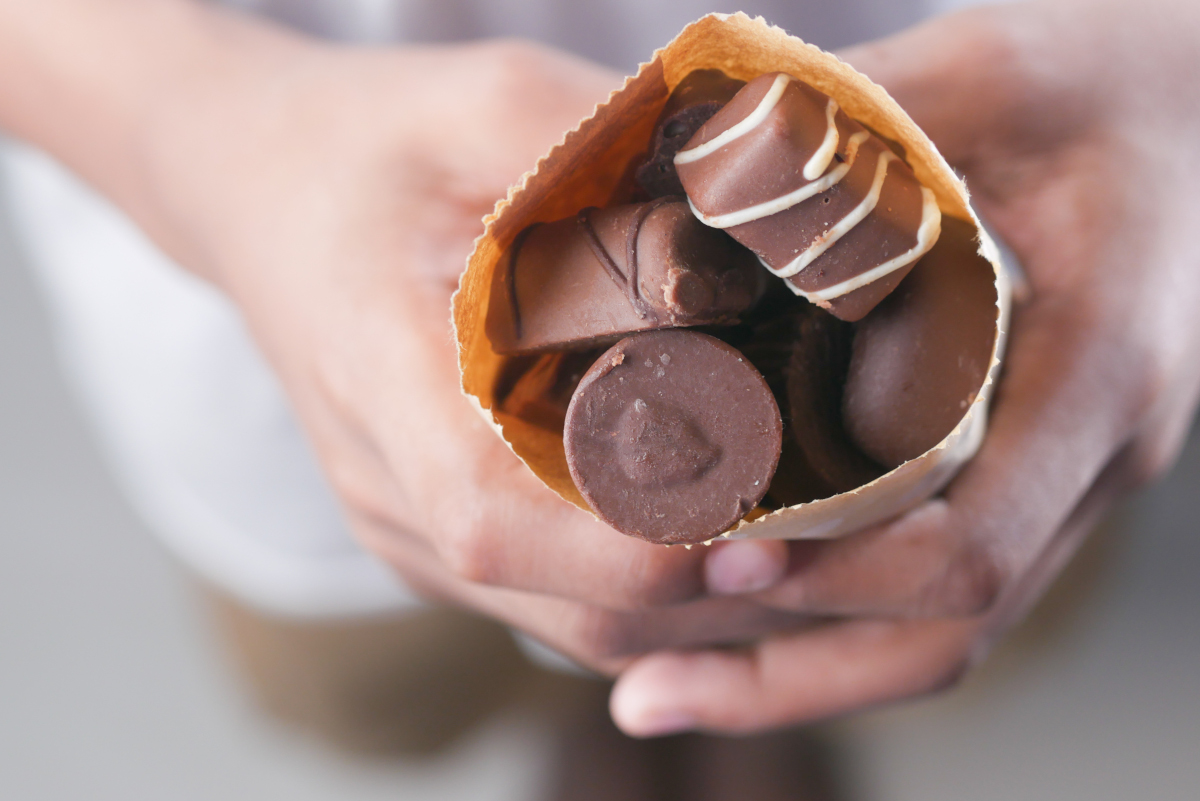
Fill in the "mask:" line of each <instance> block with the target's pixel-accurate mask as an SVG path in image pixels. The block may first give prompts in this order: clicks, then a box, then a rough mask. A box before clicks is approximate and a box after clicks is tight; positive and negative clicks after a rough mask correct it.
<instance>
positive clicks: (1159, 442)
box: [1124, 438, 1182, 490]
mask: <svg viewBox="0 0 1200 801" xmlns="http://www.w3.org/2000/svg"><path fill="white" fill-rule="evenodd" d="M1181 447H1182V442H1181V441H1178V442H1177V441H1173V440H1166V439H1162V438H1160V439H1156V440H1152V441H1142V442H1135V443H1134V444H1133V445H1132V447H1131V448H1130V450H1129V452H1128V455H1127V458H1126V460H1125V465H1124V472H1125V479H1126V484H1127V488H1128V489H1130V490H1134V489H1139V488H1141V487H1144V486H1146V485H1148V484H1153V483H1155V482H1156V481H1158V480H1159V479H1161V478H1162V477H1163V476H1165V475H1166V474H1167V473H1169V472H1170V471H1171V468H1172V467H1174V466H1175V462H1176V461H1178V459H1179V453H1180V450H1181Z"/></svg>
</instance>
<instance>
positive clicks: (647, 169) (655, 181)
mask: <svg viewBox="0 0 1200 801" xmlns="http://www.w3.org/2000/svg"><path fill="white" fill-rule="evenodd" d="M745 85H746V82H745V81H739V80H736V79H734V78H730V77H729V76H728V75H726V74H725V73H723V72H721V71H720V70H695V71H693V72H691V73H689V74H688V75H687V77H685V78H684V79H683V80H682V81H680V82H679V84H678V85H677V86H676V87H675V90H674V91H673V92H671V96H670V97H668V98H667V104H666V105H665V106H663V110H662V113H661V114H659V117H658V122H657V123H656V124H655V126H654V138H653V139H651V142H652V146H651V149H650V156H649V157H648V158H647V159H646V161H645V163H644V164H642V165H641V166H640V167H638V168H637V172H636V173H635V177H636V180H637V182H638V185H639V186H640V187H641V188H642V189H643V190H644V191H645V192H646V194H647V195H649V196H650V197H665V196H667V195H682V194H683V184H681V183H679V176H678V175H677V174H676V173H675V154H676V153H678V152H679V149H680V148H681V147H683V146H684V145H685V144H687V141H688V140H689V139H691V138H692V136H694V135H695V133H696V131H698V130H700V126H701V125H703V124H704V123H706V122H708V120H709V118H710V117H712V116H713V115H714V114H716V113H717V112H718V111H720V110H721V107H722V106H724V105H725V104H726V103H728V102H729V101H730V100H731V99H732V98H733V96H734V95H736V94H737V93H738V90H739V89H741V88H742V87H743V86H745Z"/></svg>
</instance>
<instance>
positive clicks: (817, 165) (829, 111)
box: [804, 97, 838, 181]
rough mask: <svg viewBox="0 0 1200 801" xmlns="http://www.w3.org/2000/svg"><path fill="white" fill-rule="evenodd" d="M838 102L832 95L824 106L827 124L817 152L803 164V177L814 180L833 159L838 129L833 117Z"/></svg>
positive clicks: (835, 113)
mask: <svg viewBox="0 0 1200 801" xmlns="http://www.w3.org/2000/svg"><path fill="white" fill-rule="evenodd" d="M837 110H838V104H837V101H836V100H834V99H833V98H832V97H831V98H829V103H828V105H826V106H825V119H826V120H827V124H826V127H825V138H824V139H822V140H821V146H820V147H818V148H817V152H816V153H813V154H812V158H810V159H809V160H808V163H807V164H805V165H804V178H805V179H806V180H809V181H815V180H817V179H818V178H820V177H821V174H822V173H823V172H825V170H826V168H828V167H829V162H831V161H833V154H834V152H835V151H836V150H837V146H838V129H837V123H836V122H835V121H834V117H835V116H836V115H837Z"/></svg>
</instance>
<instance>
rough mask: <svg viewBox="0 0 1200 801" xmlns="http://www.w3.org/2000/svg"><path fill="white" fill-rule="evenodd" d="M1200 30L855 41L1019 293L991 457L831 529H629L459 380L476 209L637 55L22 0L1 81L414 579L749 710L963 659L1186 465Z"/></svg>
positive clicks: (1134, 11) (877, 693)
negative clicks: (458, 307) (957, 178)
mask: <svg viewBox="0 0 1200 801" xmlns="http://www.w3.org/2000/svg"><path fill="white" fill-rule="evenodd" d="M1149 12H1153V13H1149ZM1197 43H1200V19H1198V18H1197V12H1196V11H1193V10H1192V9H1190V8H1188V7H1187V5H1186V4H1185V3H1183V2H1181V1H1179V0H1176V2H1167V0H1149V2H1142V3H1139V4H1138V5H1137V6H1136V7H1133V6H1132V4H1131V3H1128V2H1126V3H1116V2H1112V3H1097V2H1093V3H1088V4H1087V7H1086V13H1084V12H1083V11H1081V9H1080V7H1079V4H1077V3H1075V2H1073V0H1066V1H1063V2H1056V3H1047V4H1041V5H1018V6H1013V7H1010V8H1005V9H1003V10H988V11H975V12H970V13H967V14H961V15H956V16H954V17H950V18H946V19H944V20H940V21H936V22H933V23H930V24H928V25H925V26H923V27H921V28H917V29H914V30H913V31H910V32H908V33H905V34H902V35H900V36H898V37H894V38H892V39H890V40H886V41H883V42H880V43H876V44H874V45H870V46H867V47H864V48H859V49H856V50H854V51H852V52H849V53H847V54H845V55H846V57H847V58H848V60H850V61H851V62H852V63H853V64H855V65H856V66H858V67H859V68H860V69H862V70H863V71H864V72H866V73H867V74H869V75H871V76H872V77H873V78H874V79H875V80H877V81H879V82H881V83H883V84H884V85H885V86H886V87H887V88H888V89H889V90H890V91H891V92H892V93H893V94H894V95H895V96H896V97H897V99H898V100H899V101H900V102H901V104H902V105H903V106H904V107H905V108H907V109H908V110H909V111H910V113H912V115H913V117H914V118H915V119H916V121H917V122H918V123H919V124H921V125H922V126H923V127H924V128H925V130H926V131H928V132H929V133H930V135H931V136H932V138H933V139H934V140H935V141H936V142H937V143H938V145H939V146H940V147H941V148H942V149H943V152H944V153H945V154H946V155H947V157H948V158H949V159H950V161H951V162H952V163H953V164H955V165H956V166H957V167H958V168H960V169H961V170H962V171H963V172H964V173H965V174H966V175H967V178H968V183H969V185H970V187H971V188H972V191H973V193H974V198H975V201H976V203H977V205H978V208H979V210H980V212H981V213H982V214H983V215H984V217H985V218H987V219H988V220H989V222H990V223H991V224H992V225H993V226H994V227H995V228H996V230H997V231H998V233H999V234H1000V236H1001V237H1002V238H1003V239H1005V240H1006V241H1007V242H1008V243H1009V244H1010V245H1011V246H1012V247H1013V249H1014V251H1015V252H1016V254H1017V255H1018V257H1019V258H1020V259H1021V261H1022V263H1023V264H1024V266H1025V268H1026V270H1027V272H1028V274H1029V279H1030V280H1029V283H1030V296H1029V299H1028V301H1027V302H1026V303H1025V304H1024V305H1023V306H1022V307H1021V308H1019V309H1018V311H1017V314H1016V316H1015V319H1014V323H1013V330H1012V334H1011V340H1010V346H1009V356H1008V361H1007V365H1006V374H1005V376H1004V379H1003V382H1002V384H1001V386H1000V388H999V392H998V394H997V396H996V399H995V404H994V413H993V419H992V429H991V431H990V433H989V435H988V438H987V441H986V442H985V444H984V447H983V449H982V451H981V452H980V454H979V456H978V457H977V458H976V459H975V460H974V461H973V462H972V463H971V464H970V465H969V466H968V467H967V468H966V469H965V470H964V471H963V472H962V473H961V474H960V476H959V477H958V478H957V479H956V480H955V481H954V483H953V484H951V486H950V487H949V488H948V489H947V491H946V492H945V493H944V495H943V496H942V497H940V498H938V499H935V500H932V501H929V502H927V503H925V504H923V505H922V506H919V507H918V508H916V509H914V510H913V511H912V512H910V513H909V514H907V515H905V516H904V517H903V518H901V519H899V520H897V521H894V522H893V523H890V524H888V525H885V526H882V527H879V528H876V529H873V530H870V531H864V532H861V533H859V534H857V535H854V536H852V537H848V538H845V539H843V540H840V541H837V542H834V543H825V544H814V543H791V544H784V543H777V542H776V543H749V542H747V543H728V544H724V545H722V546H715V547H713V548H712V549H708V550H705V549H692V550H690V551H688V550H683V549H679V548H672V549H664V548H661V547H658V546H652V545H649V544H646V543H642V542H640V541H637V540H633V539H630V538H626V537H623V536H621V535H619V534H617V533H615V532H613V531H611V530H609V529H608V528H606V527H605V526H603V525H601V524H599V523H598V522H596V521H595V520H594V519H593V518H591V517H590V516H588V515H586V514H584V513H582V512H580V511H578V510H577V509H575V508H574V507H571V506H570V505H568V504H566V503H564V502H562V501H561V500H559V499H558V498H557V497H555V496H554V495H553V494H552V493H550V492H548V491H547V490H546V489H545V488H544V487H542V486H541V485H540V484H539V483H538V482H537V481H536V480H535V479H534V478H533V477H532V476H531V475H529V473H528V471H527V470H525V469H524V468H523V466H522V465H521V464H520V463H519V462H518V461H517V460H516V458H515V457H513V456H512V454H511V453H510V452H509V451H508V450H507V448H506V447H505V446H504V445H503V444H502V443H501V442H500V441H499V440H498V438H497V437H496V436H495V435H494V434H493V433H492V432H491V430H490V429H489V428H488V427H487V426H486V425H485V424H484V423H483V422H482V420H480V419H479V416H478V415H477V414H476V413H475V412H474V411H473V410H472V409H471V408H470V407H469V405H468V404H467V403H466V402H465V401H464V400H463V398H462V397H461V394H460V392H459V389H458V379H457V372H456V366H455V358H454V350H453V345H452V341H451V337H450V331H449V326H448V309H449V298H450V293H451V292H452V291H453V289H454V287H455V285H456V281H457V276H458V273H459V271H460V270H461V268H462V265H463V263H464V260H465V257H466V255H467V254H468V253H469V252H470V250H471V244H472V241H473V239H474V237H475V236H476V235H477V234H478V233H479V232H480V230H481V225H480V218H481V217H482V215H484V214H485V213H487V212H488V211H490V209H491V207H492V204H493V202H494V201H495V199H496V198H498V197H502V196H503V195H504V193H505V191H506V188H507V186H508V185H509V184H510V183H512V182H513V181H514V180H516V179H517V178H518V177H519V176H520V174H521V173H522V172H523V171H524V170H526V169H528V168H529V167H530V166H531V165H533V164H534V163H535V162H536V160H537V158H538V156H539V155H540V154H542V153H543V152H544V151H545V150H547V149H548V148H549V146H550V145H552V144H553V143H554V142H556V141H558V139H559V138H560V136H561V134H562V132H563V131H564V130H567V129H569V128H571V127H573V126H574V124H575V123H576V122H577V121H578V120H579V119H580V118H581V117H583V116H586V115H587V114H588V113H590V111H591V109H592V107H593V105H594V104H595V103H596V102H599V101H602V100H603V99H604V98H605V97H606V96H607V93H608V92H609V91H610V90H611V89H612V88H614V87H616V86H618V85H619V83H620V81H619V77H618V76H616V75H613V74H611V73H609V72H607V71H604V70H601V69H599V68H597V67H595V66H593V65H590V64H587V63H585V62H581V61H579V60H577V59H573V58H571V57H568V56H564V55H562V54H559V53H555V52H553V51H549V50H546V49H542V48H537V47H534V46H531V45H527V44H521V43H514V42H492V43H482V44H472V45H465V46H453V47H429V48H420V47H412V48H403V49H373V50H368V49H348V48H334V47H330V46H327V45H324V44H320V43H317V42H314V41H310V40H306V39H303V38H300V37H297V36H293V35H290V34H286V33H284V32H282V31H280V30H278V29H275V28H273V27H271V26H269V25H265V24H260V23H256V22H252V21H250V20H247V19H245V18H242V17H239V16H236V15H232V14H228V13H225V12H222V11H220V10H218V9H213V8H211V7H209V6H206V5H201V4H193V3H190V2H186V1H185V0H103V2H101V1H100V0H41V2H38V3H28V2H23V1H22V0H0V75H10V76H11V75H20V76H22V80H20V81H0V127H4V128H5V129H6V130H8V131H10V132H12V133H13V134H15V135H17V136H19V137H22V138H25V139H27V140H29V141H31V142H33V143H35V144H37V145H39V146H40V147H42V148H44V149H46V150H48V151H49V152H51V153H52V154H54V155H55V156H56V157H58V158H59V159H60V160H62V161H63V162H64V163H66V164H67V165H68V166H69V167H71V168H72V169H73V170H75V171H76V172H77V173H78V174H80V175H81V176H83V177H84V178H85V179H86V180H88V181H89V182H91V183H92V184H93V185H94V186H95V187H96V188H98V189H99V190H100V191H101V192H103V193H104V194H106V195H107V196H109V197H110V198H112V199H113V200H114V201H115V202H116V203H118V204H119V205H120V206H121V207H122V208H123V209H124V210H125V211H126V212H127V213H128V214H129V215H130V216H131V217H132V218H133V219H134V220H135V221H136V222H137V223H138V224H139V225H140V226H141V227H142V228H143V229H144V230H145V231H146V232H147V233H148V234H149V235H150V236H151V237H153V239H154V240H155V241H156V242H157V243H158V244H159V246H160V247H162V248H163V250H164V251H165V252H166V253H168V254H169V255H170V256H172V257H173V258H174V259H175V260H176V261H177V262H178V263H179V264H181V265H182V266H184V267H185V268H186V269H188V270H191V271H192V272H194V273H196V274H197V275H200V276H202V277H204V278H206V279H207V280H209V281H211V282H212V283H213V284H214V285H216V286H217V287H219V288H220V289H221V290H222V291H224V292H225V293H226V294H227V295H228V296H229V297H230V298H231V299H232V301H233V302H234V303H235V304H237V306H238V307H239V309H240V310H241V311H242V313H243V315H244V317H245V319H246V320H247V323H248V325H249V326H250V329H251V330H252V332H253V334H254V336H255V338H256V340H257V342H258V343H259V345H260V346H261V348H262V349H263V351H264V353H266V355H267V357H268V358H269V359H270V361H271V363H272V365H273V366H274V368H275V369H276V371H277V372H278V374H279V375H280V377H281V379H282V380H283V382H284V385H285V386H286V388H287V390H288V392H289V395H290V397H291V400H292V402H293V405H294V408H295V410H296V412H297V414H298V416H299V417H300V419H301V421H302V422H303V424H304V426H305V428H306V430H307V432H308V434H309V436H310V437H311V439H312V440H313V442H314V444H315V446H316V449H317V451H318V454H319V457H320V460H321V462H322V465H323V467H324V469H325V471H326V474H327V476H328V478H329V479H330V482H331V484H332V485H333V487H334V488H335V490H336V491H337V493H338V494H339V496H340V498H341V500H342V502H343V505H344V506H345V508H346V510H347V513H348V515H349V517H350V519H351V520H352V522H353V523H354V526H355V530H356V532H357V533H358V535H359V537H360V539H361V541H362V542H363V543H364V544H365V545H366V546H367V547H369V548H371V549H373V550H374V551H376V552H377V553H379V554H381V555H382V556H383V557H384V558H386V559H388V560H389V561H390V562H391V563H392V564H393V565H394V566H395V567H396V569H397V570H398V571H399V572H400V573H401V574H402V575H403V577H404V578H405V579H406V580H407V581H408V582H410V583H411V584H413V585H414V586H415V587H417V588H419V589H421V590H423V591H424V592H426V593H428V594H430V595H434V596H437V597H441V598H445V599H448V600H451V601H453V602H455V603H459V604H462V605H465V606H468V607H471V608H473V609H476V610H479V611H481V612H484V613H486V614H489V615H492V616H494V617H497V618H499V619H501V620H504V621H505V622H508V623H510V624H512V625H515V626H517V627H519V628H522V629H524V630H526V631H529V632H532V633H534V634H535V635H536V636H538V637H540V638H541V639H543V640H545V641H547V642H549V643H551V644H553V645H555V646H556V647H558V648H560V649H561V650H563V651H565V652H566V653H568V654H570V655H572V656H574V657H575V658H576V659H578V660H580V661H581V662H584V663H586V664H589V665H592V666H594V667H596V668H597V669H599V670H603V671H605V672H608V673H610V674H614V675H615V674H617V673H620V679H619V681H618V684H617V687H616V689H615V691H614V695H613V701H612V710H613V714H614V717H615V719H616V720H617V721H618V723H619V724H620V725H621V726H622V727H623V728H624V729H625V730H626V731H627V732H629V733H631V734H637V735H652V734H660V733H665V732H668V731H676V730H679V729H682V728H689V727H699V728H705V729H710V730H717V731H739V732H741V731H752V730H758V729H764V728H770V727H775V726H780V725H785V724H790V723H797V722H803V721H808V720H812V719H815V718H819V717H825V716H829V715H833V714H838V713H841V712H845V711H848V710H852V709H856V708H860V707H863V706H868V705H871V704H877V703H882V702H886V701H891V700H895V699H898V698H902V697H905V696H910V695H915V694H920V693H923V692H928V691H931V690H933V689H937V688H940V687H944V686H947V685H948V684H950V683H952V681H953V680H954V679H955V678H956V677H957V676H959V675H961V673H962V672H963V671H964V670H965V669H966V668H967V667H968V666H969V665H970V664H971V663H973V662H974V661H976V660H977V659H979V658H980V657H981V656H982V655H983V654H984V653H985V652H986V650H987V647H988V645H989V644H990V643H991V642H993V641H994V639H995V638H996V637H997V636H999V635H1000V634H1001V633H1002V632H1003V631H1004V630H1005V629H1006V628H1007V627H1009V626H1010V625H1012V624H1013V623H1014V622H1015V621H1017V620H1019V619H1020V618H1021V617H1022V616H1023V615H1024V613H1025V612H1026V611H1027V609H1028V608H1029V607H1030V606H1031V605H1032V604H1033V603H1034V602H1035V601H1036V599H1037V597H1038V596H1039V594H1040V593H1041V591H1042V589H1044V587H1045V586H1046V584H1047V583H1048V582H1049V581H1050V580H1052V579H1053V577H1054V575H1055V574H1056V573H1057V572H1058V570H1059V569H1060V568H1061V566H1062V564H1063V563H1065V561H1066V560H1067V559H1068V558H1069V557H1070V555H1071V553H1072V552H1073V551H1074V549H1075V547H1076V546H1077V545H1078V543H1079V541H1080V540H1081V539H1082V537H1084V536H1085V535H1086V533H1087V531H1088V530H1089V528H1090V527H1091V525H1092V524H1093V523H1094V522H1095V521H1096V519H1097V518H1098V517H1099V516H1100V515H1101V514H1103V511H1104V509H1105V508H1106V507H1107V506H1108V505H1109V504H1110V503H1111V502H1112V501H1113V499H1114V498H1116V497H1118V496H1119V494H1120V493H1121V492H1124V491H1127V490H1128V489H1129V488H1131V487H1133V486H1136V485H1137V484H1139V483H1142V482H1144V481H1147V480H1149V479H1151V478H1153V477H1154V476H1157V475H1159V474H1161V472H1162V471H1164V470H1165V469H1166V468H1167V467H1168V466H1169V465H1170V464H1171V462H1172V461H1173V460H1174V458H1175V455H1176V453H1177V452H1178V449H1179V447H1180V444H1181V442H1182V438H1183V435H1184V433H1185V431H1186V428H1187V425H1188V423H1189V421H1190V418H1191V415H1192V412H1193V409H1194V406H1195V403H1196V397H1197V394H1198V391H1200V390H1198V382H1200V375H1198V373H1200V369H1198V368H1200V365H1197V364H1196V363H1195V360H1194V359H1188V358H1187V355H1186V354H1188V353H1189V352H1190V351H1191V349H1192V348H1193V347H1194V346H1195V345H1196V344H1197V343H1196V339H1197V337H1200V332H1198V331H1197V328H1198V327H1200V322H1198V321H1197V320H1196V319H1195V318H1196V315H1195V314H1194V313H1193V312H1192V309H1194V308H1195V307H1196V305H1197V303H1196V301H1197V300H1198V297H1197V296H1200V270H1198V269H1197V266H1198V265H1197V264H1196V261H1197V257H1198V254H1197V249H1196V247H1195V245H1194V244H1193V243H1192V242H1191V241H1189V237H1188V232H1189V227H1188V223H1189V221H1190V220H1191V219H1194V218H1195V214H1196V212H1197V211H1200V209H1197V206H1198V205H1200V196H1197V192H1196V190H1195V189H1194V188H1192V187H1194V186H1196V185H1197V183H1196V181H1195V178H1196V177H1197V176H1196V173H1197V171H1198V170H1200V164H1197V161H1198V160H1200V157H1198V156H1197V155H1196V154H1193V153H1191V152H1189V151H1188V150H1187V148H1186V146H1185V145H1184V144H1183V143H1186V142H1189V141H1194V140H1195V133H1196V131H1195V129H1196V127H1197V124H1198V123H1200V119H1198V118H1200V112H1196V111H1194V110H1193V109H1192V108H1191V107H1190V106H1194V105H1195V104H1190V106H1189V104H1186V103H1180V102H1177V99H1178V98H1179V97H1185V96H1188V97H1190V95H1189V94H1187V93H1188V92H1190V91H1191V90H1190V88H1189V87H1191V86H1192V85H1194V79H1195V76H1196V73H1197V71H1200V59H1197V57H1196V56H1195V52H1196V51H1197V48H1196V44H1197ZM1118 68H1119V69H1118ZM1120 70H1126V71H1123V72H1122V71H1120ZM447 98H451V99H452V101H453V102H448V101H447ZM1142 176H1153V178H1154V180H1152V181H1141V182H1140V183H1132V181H1136V180H1137V179H1138V178H1139V177H1142ZM1131 179H1132V181H1131ZM1130 186H1135V187H1136V191H1126V187H1130ZM1114 190H1117V191H1114ZM813 615H822V616H832V617H834V618H835V619H836V620H835V622H833V623H826V624H824V625H822V626H821V627H819V628H813V627H812V626H811V625H810V624H809V621H810V620H811V619H812V616H813ZM729 643H741V644H743V647H742V648H741V649H740V650H729V649H722V650H704V649H703V648H702V646H705V645H710V644H729ZM646 653H649V655H646V656H638V655H640V654H646Z"/></svg>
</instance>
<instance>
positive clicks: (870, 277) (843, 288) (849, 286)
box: [768, 151, 942, 305]
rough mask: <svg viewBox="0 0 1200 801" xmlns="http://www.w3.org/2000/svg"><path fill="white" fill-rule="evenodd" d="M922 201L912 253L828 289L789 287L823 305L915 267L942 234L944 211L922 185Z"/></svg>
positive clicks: (906, 253) (910, 251)
mask: <svg viewBox="0 0 1200 801" xmlns="http://www.w3.org/2000/svg"><path fill="white" fill-rule="evenodd" d="M889 152H890V151H889ZM921 198H922V201H923V202H922V204H921V226H920V227H919V228H918V229H917V244H915V245H913V247H912V248H910V249H909V250H906V251H905V252H904V253H901V254H900V255H899V256H896V257H895V258H893V259H889V260H887V261H885V262H884V263H883V264H880V265H879V266H878V267H873V268H871V269H870V270H867V271H866V272H865V273H861V274H859V275H856V276H854V277H853V278H848V279H846V280H845V281H842V282H840V283H837V284H834V285H833V286H827V287H825V288H824V289H818V290H815V291H813V292H805V291H804V290H802V289H800V288H799V287H797V286H795V285H794V284H792V283H791V282H790V281H789V282H788V286H789V287H791V290H792V291H793V292H795V293H796V294H797V295H800V296H801V297H804V298H807V299H808V300H811V301H812V302H813V303H816V304H819V305H822V304H826V303H828V302H829V301H831V300H833V299H835V298H840V297H841V296H842V295H848V294H850V293H851V292H853V291H854V290H856V289H861V288H863V287H864V286H866V285H867V284H871V283H874V282H875V281H878V280H879V279H880V278H883V277H884V276H886V275H888V274H889V273H893V272H895V271H896V270H899V269H900V268H901V267H904V266H906V265H909V264H912V263H913V262H914V261H916V260H917V259H919V258H921V257H922V256H924V255H925V254H926V253H928V252H929V249H930V248H932V247H933V246H934V244H935V243H936V242H937V239H938V236H939V235H940V234H941V232H942V210H941V209H939V208H938V204H937V198H936V197H934V195H933V190H931V189H929V187H926V186H922V187H921ZM768 269H770V268H768Z"/></svg>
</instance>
